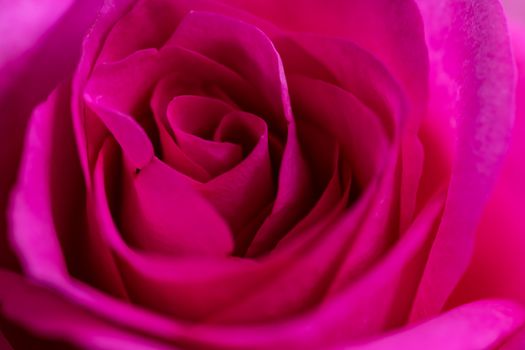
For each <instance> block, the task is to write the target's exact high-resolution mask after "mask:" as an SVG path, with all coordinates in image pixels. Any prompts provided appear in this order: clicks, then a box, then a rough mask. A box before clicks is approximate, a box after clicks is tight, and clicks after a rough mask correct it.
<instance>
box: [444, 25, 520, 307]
mask: <svg viewBox="0 0 525 350" xmlns="http://www.w3.org/2000/svg"><path fill="white" fill-rule="evenodd" d="M513 46H514V53H515V56H516V60H517V67H518V74H519V76H518V86H517V91H516V102H517V109H516V121H515V125H514V129H513V133H512V140H511V143H510V149H509V152H508V154H507V157H506V158H505V162H504V166H503V171H502V173H501V175H500V177H499V178H498V182H497V185H496V187H495V189H494V192H493V194H492V196H491V197H490V200H489V202H488V204H487V206H486V208H485V210H484V212H483V216H482V218H481V221H480V223H479V226H478V229H477V231H476V243H475V246H474V255H473V258H472V262H471V264H470V266H469V268H468V270H467V272H466V274H465V276H464V278H463V279H462V281H461V283H460V284H459V286H458V288H457V289H456V291H455V293H454V295H453V296H452V299H451V301H450V302H451V303H452V304H453V305H456V304H458V303H462V302H465V301H468V300H473V299H477V298H480V297H497V298H509V299H513V300H519V301H521V302H525V271H524V269H523V268H522V267H523V264H524V263H525V260H524V259H525V236H524V232H525V221H524V220H523V213H524V212H525V202H524V198H525V184H524V182H523V179H524V178H525V166H524V164H525V99H524V98H525V31H523V29H521V28H518V27H516V28H514V31H513Z"/></svg>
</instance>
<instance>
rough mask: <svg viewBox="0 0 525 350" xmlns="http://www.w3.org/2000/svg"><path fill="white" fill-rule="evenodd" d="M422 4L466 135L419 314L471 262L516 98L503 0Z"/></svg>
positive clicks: (451, 106) (440, 73) (440, 78)
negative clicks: (478, 226)
mask: <svg viewBox="0 0 525 350" xmlns="http://www.w3.org/2000/svg"><path fill="white" fill-rule="evenodd" d="M418 4H419V5H420V7H421V11H422V14H423V18H424V22H425V26H426V28H427V35H428V39H427V40H428V42H429V43H430V44H431V47H430V50H431V62H432V64H431V67H432V68H433V69H432V71H431V77H432V79H431V80H432V81H434V82H436V84H438V85H437V86H435V87H434V90H433V91H432V94H433V95H432V96H433V97H432V98H433V99H439V98H440V97H443V98H444V99H442V100H436V102H441V103H442V105H443V106H445V108H444V109H447V112H448V113H447V114H442V115H440V117H441V118H442V117H444V116H448V115H452V116H455V117H456V118H457V122H458V129H457V133H456V134H455V136H456V137H457V140H458V141H457V152H456V157H455V159H454V167H453V169H452V178H451V181H450V186H449V190H448V197H447V206H446V209H445V212H444V214H443V220H442V222H441V225H440V229H439V232H438V234H437V236H436V239H435V242H434V244H433V247H432V251H431V253H430V256H429V260H428V262H427V266H426V269H425V273H424V275H423V279H422V281H421V285H420V289H419V292H418V295H417V297H416V301H415V305H414V310H413V319H419V318H421V317H425V316H429V315H433V314H436V313H437V312H439V310H440V309H441V308H442V306H443V304H444V303H445V302H446V299H447V298H448V297H449V295H450V293H451V292H452V290H453V289H454V287H455V286H456V284H457V283H458V281H459V279H460V278H461V275H462V274H463V273H464V271H465V269H466V268H467V265H468V263H469V260H470V258H471V254H472V248H473V243H474V230H475V228H476V225H477V223H478V222H479V218H480V215H481V211H482V209H483V207H484V204H485V202H486V200H487V197H488V194H489V193H490V190H491V189H492V186H493V184H494V181H495V177H496V175H497V172H498V169H499V166H500V162H501V159H502V157H503V155H504V153H505V150H506V146H507V142H508V138H509V131H510V128H511V124H512V114H513V106H514V67H513V62H512V54H511V52H510V45H509V41H508V36H507V30H506V24H505V17H504V14H503V10H502V8H501V5H500V3H499V2H498V1H492V0H483V1H477V2H476V3H475V4H474V3H472V4H471V3H463V2H460V1H445V2H439V3H437V2H432V1H424V0H421V1H418ZM440 84H445V86H444V87H443V86H441V85H440ZM443 89H446V90H443ZM456 94H457V95H456Z"/></svg>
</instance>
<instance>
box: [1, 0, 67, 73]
mask: <svg viewBox="0 0 525 350" xmlns="http://www.w3.org/2000/svg"><path fill="white" fill-rule="evenodd" d="M72 2H73V0H0V38H2V39H1V40H0V67H1V66H2V65H4V64H5V63H6V62H7V61H9V60H11V59H13V58H14V57H16V56H17V55H19V54H20V53H22V52H24V51H25V50H27V49H28V48H30V47H31V46H32V45H34V43H35V42H36V41H37V39H38V38H39V37H40V35H41V34H42V32H43V31H45V29H46V28H48V27H49V26H50V25H51V24H53V23H54V22H55V21H56V20H57V19H58V18H59V17H60V16H61V15H62V14H63V13H64V12H65V11H67V9H68V8H69V7H70V6H71V4H72ZM13 23H17V25H13Z"/></svg>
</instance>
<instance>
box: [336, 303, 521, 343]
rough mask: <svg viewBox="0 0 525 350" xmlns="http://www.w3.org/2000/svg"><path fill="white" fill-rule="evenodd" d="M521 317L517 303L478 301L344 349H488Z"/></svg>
mask: <svg viewBox="0 0 525 350" xmlns="http://www.w3.org/2000/svg"><path fill="white" fill-rule="evenodd" d="M523 320H524V310H523V308H522V307H521V306H520V305H517V304H514V303H511V302H508V301H502V300H482V301H477V302H475V303H471V304H466V305H463V306H460V307H458V308H456V309H453V310H451V311H448V312H447V313H445V314H443V315H440V316H438V317H436V318H434V319H431V320H429V321H426V322H424V323H422V324H419V325H416V326H413V327H410V328H408V329H405V330H401V331H398V332H396V333H393V334H391V335H387V336H384V337H383V338H380V339H378V340H376V341H372V342H370V343H364V344H362V345H354V346H346V347H344V349H348V350H386V349H392V350H394V349H407V350H411V349H413V350H415V349H429V350H439V349H443V347H446V348H447V349H451V350H463V349H492V348H493V347H494V346H497V345H498V344H500V343H501V341H502V340H504V339H505V338H506V337H508V336H509V334H512V333H513V332H514V331H516V329H518V328H519V327H520V326H521V325H522V324H523ZM498 348H499V347H498ZM335 349H343V347H339V348H335ZM335 349H334V350H335Z"/></svg>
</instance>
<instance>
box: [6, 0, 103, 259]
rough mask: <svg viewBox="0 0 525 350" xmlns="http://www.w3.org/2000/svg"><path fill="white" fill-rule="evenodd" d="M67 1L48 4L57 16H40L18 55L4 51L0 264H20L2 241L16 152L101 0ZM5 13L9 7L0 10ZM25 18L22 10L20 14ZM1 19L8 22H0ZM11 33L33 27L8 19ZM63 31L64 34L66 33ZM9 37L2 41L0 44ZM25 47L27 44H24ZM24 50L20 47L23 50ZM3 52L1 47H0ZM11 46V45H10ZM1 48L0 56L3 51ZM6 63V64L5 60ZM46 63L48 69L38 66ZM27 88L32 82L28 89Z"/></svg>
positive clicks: (70, 63)
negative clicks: (35, 111)
mask: <svg viewBox="0 0 525 350" xmlns="http://www.w3.org/2000/svg"><path fill="white" fill-rule="evenodd" d="M68 3H69V1H64V2H62V3H61V4H59V5H56V6H53V8H52V9H51V8H48V6H49V3H46V12H49V13H51V12H53V13H55V14H58V13H60V12H62V13H61V16H60V17H56V16H47V15H46V16H43V17H42V19H43V20H44V21H45V22H47V24H46V26H40V27H39V32H38V33H37V32H36V31H34V32H33V35H37V36H39V37H40V39H39V40H38V41H36V42H35V43H34V45H33V46H31V47H25V46H24V48H23V49H24V50H25V49H28V48H30V50H28V51H26V52H24V53H23V54H22V52H21V51H19V50H17V54H16V56H15V54H14V51H12V52H11V53H7V55H9V56H11V57H12V60H11V61H10V62H9V63H7V64H2V65H0V110H2V111H3V112H2V117H1V118H0V146H1V147H0V164H2V176H1V177H0V213H1V214H0V265H2V266H10V267H13V268H15V267H16V266H17V265H18V264H17V263H16V260H15V258H14V257H13V255H12V253H11V252H10V251H9V250H8V249H7V247H8V246H9V245H8V243H7V242H6V234H5V232H6V223H7V221H6V220H7V218H6V214H5V213H6V212H7V210H6V208H7V206H8V204H7V202H8V194H9V192H10V189H11V188H12V186H13V184H14V183H15V181H16V174H17V170H18V167H19V162H20V156H21V152H22V147H23V140H24V135H25V130H26V126H27V122H28V120H29V117H30V116H31V113H32V111H33V109H34V107H35V106H36V105H37V104H38V103H40V102H41V101H43V100H44V99H45V98H46V96H47V95H48V94H49V93H50V92H51V90H52V89H54V88H55V87H56V85H57V84H58V83H59V82H60V81H61V80H63V79H65V77H66V76H67V74H68V73H70V72H72V71H73V69H74V66H75V64H76V63H77V61H78V56H79V53H80V44H81V41H82V36H83V35H84V34H85V32H86V30H87V29H88V27H89V26H90V25H91V23H92V21H93V19H94V18H95V16H96V14H97V11H98V9H99V7H100V6H101V3H102V1H101V0H95V1H75V2H73V4H72V5H71V6H70V7H69V9H68V10H67V11H65V12H63V11H64V9H65V8H66V7H67V4H68ZM21 5H22V3H21V2H16V3H12V2H3V3H2V7H10V8H14V7H19V6H21ZM0 12H2V13H3V14H6V15H7V14H8V13H9V11H8V10H4V9H2V10H0ZM22 15H23V16H27V13H26V12H22ZM0 22H2V23H6V24H9V23H10V22H8V21H4V20H0ZM10 25H11V28H10V30H9V32H6V33H3V34H2V37H4V36H6V35H10V34H12V33H24V32H26V31H32V29H31V28H34V27H33V26H28V25H25V24H24V22H22V21H19V20H16V21H15V23H11V24H10ZM65 33H67V35H66V34H65ZM14 37H16V40H17V42H24V41H25V40H26V39H27V38H25V37H23V35H22V34H21V36H14ZM4 42H5V43H7V41H4V40H2V43H4ZM26 45H27V44H26ZM21 49H22V48H21ZM2 50H3V49H2ZM10 50H11V49H10ZM3 54H4V53H3V52H0V55H3ZM4 63H5V62H4ZM43 66H45V67H46V69H42V67H43ZM28 86H31V88H30V89H28Z"/></svg>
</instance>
